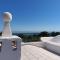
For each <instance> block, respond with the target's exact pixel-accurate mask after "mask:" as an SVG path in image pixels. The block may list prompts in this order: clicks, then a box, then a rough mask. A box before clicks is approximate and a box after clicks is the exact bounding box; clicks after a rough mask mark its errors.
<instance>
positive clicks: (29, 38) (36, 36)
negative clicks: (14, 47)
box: [13, 31, 60, 42]
mask: <svg viewBox="0 0 60 60" xmlns="http://www.w3.org/2000/svg"><path fill="white" fill-rule="evenodd" d="M13 34H14V35H17V36H19V37H21V38H22V41H23V42H35V41H40V37H50V36H52V37H54V36H57V35H60V32H47V31H43V32H40V33H13Z"/></svg>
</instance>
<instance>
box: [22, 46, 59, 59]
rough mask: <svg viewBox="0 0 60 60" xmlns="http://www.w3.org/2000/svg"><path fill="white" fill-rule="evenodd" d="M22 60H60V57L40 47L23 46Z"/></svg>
mask: <svg viewBox="0 0 60 60" xmlns="http://www.w3.org/2000/svg"><path fill="white" fill-rule="evenodd" d="M21 60H60V56H58V55H56V54H53V53H51V52H49V51H47V50H45V49H43V48H40V47H36V46H32V45H23V46H22V47H21Z"/></svg>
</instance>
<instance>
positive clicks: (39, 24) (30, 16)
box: [0, 0, 60, 32]
mask: <svg viewBox="0 0 60 60" xmlns="http://www.w3.org/2000/svg"><path fill="white" fill-rule="evenodd" d="M5 11H9V12H11V13H12V14H13V20H12V22H11V28H12V31H21V32H40V31H60V0H0V13H3V12H5ZM2 29H3V22H2V20H1V18H0V31H2Z"/></svg>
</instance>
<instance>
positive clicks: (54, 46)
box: [42, 35, 60, 54]
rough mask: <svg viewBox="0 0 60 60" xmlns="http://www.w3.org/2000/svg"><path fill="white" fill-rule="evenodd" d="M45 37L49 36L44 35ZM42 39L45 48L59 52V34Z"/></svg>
mask: <svg viewBox="0 0 60 60" xmlns="http://www.w3.org/2000/svg"><path fill="white" fill-rule="evenodd" d="M42 38H43V37H42ZM46 38H49V37H46ZM43 39H44V38H43ZM43 39H42V42H43V43H44V44H43V45H44V46H45V48H47V49H48V50H50V51H54V52H55V53H58V54H60V35H58V36H56V37H53V38H51V37H50V38H49V39H47V40H43Z"/></svg>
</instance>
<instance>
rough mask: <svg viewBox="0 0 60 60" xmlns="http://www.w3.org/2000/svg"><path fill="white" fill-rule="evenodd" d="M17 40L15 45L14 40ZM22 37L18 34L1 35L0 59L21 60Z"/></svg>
mask: <svg viewBox="0 0 60 60" xmlns="http://www.w3.org/2000/svg"><path fill="white" fill-rule="evenodd" d="M12 41H15V46H13V45H14V44H13V42H12ZM20 59H21V39H20V38H19V37H17V36H12V37H0V60H20Z"/></svg>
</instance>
